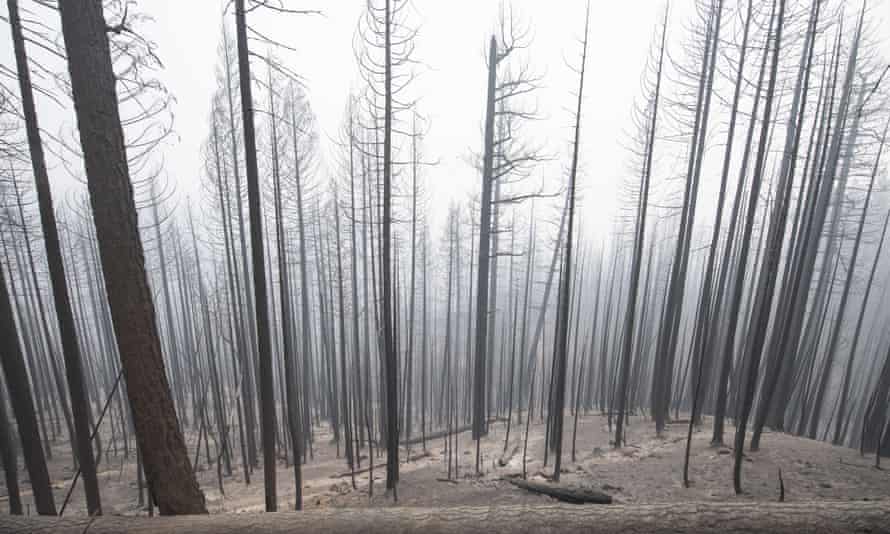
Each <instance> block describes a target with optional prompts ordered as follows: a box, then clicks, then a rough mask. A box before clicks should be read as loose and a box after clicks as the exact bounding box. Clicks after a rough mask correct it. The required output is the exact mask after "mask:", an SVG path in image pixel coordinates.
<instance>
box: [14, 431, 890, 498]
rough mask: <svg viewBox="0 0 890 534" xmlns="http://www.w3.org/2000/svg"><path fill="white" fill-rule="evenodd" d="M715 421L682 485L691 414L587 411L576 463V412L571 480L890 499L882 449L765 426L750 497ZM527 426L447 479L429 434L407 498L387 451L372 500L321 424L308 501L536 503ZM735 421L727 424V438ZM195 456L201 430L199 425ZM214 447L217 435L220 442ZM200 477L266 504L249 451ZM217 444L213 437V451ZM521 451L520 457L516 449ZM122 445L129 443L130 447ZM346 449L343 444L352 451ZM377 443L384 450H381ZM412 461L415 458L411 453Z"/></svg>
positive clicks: (611, 490) (110, 460) (409, 468)
mask: <svg viewBox="0 0 890 534" xmlns="http://www.w3.org/2000/svg"><path fill="white" fill-rule="evenodd" d="M710 423H711V422H710V419H709V418H706V419H705V421H704V425H703V427H702V430H701V431H698V432H696V433H695V434H693V442H692V452H691V460H690V473H689V476H690V479H691V481H692V483H691V485H690V487H689V488H684V487H683V484H682V470H683V455H684V449H685V438H686V432H687V428H688V427H687V425H688V423H683V422H678V423H675V424H672V425H669V426H668V428H667V430H666V431H665V432H664V435H663V437H661V438H657V437H656V436H655V430H654V424H653V423H652V421H651V420H649V419H647V418H641V417H631V419H630V424H629V426H628V432H627V445H626V446H624V447H621V448H619V449H615V448H613V447H612V446H611V444H610V439H611V438H612V437H613V435H614V434H613V432H612V431H610V429H609V428H608V421H607V419H606V417H605V416H601V415H587V416H582V417H580V419H579V423H578V436H577V449H576V460H575V461H572V454H571V449H572V419H571V418H570V417H567V418H566V422H565V426H566V428H565V440H564V446H563V451H564V452H563V467H562V475H561V481H562V482H563V483H564V484H568V485H576V486H587V487H591V488H594V489H598V490H600V491H603V492H605V493H608V494H610V495H612V497H613V500H614V502H619V503H657V502H682V501H726V500H755V501H775V500H777V499H778V495H779V481H778V474H779V469H781V472H782V478H783V480H784V486H785V500H786V501H811V500H864V499H881V498H887V497H888V496H890V470H878V469H875V467H874V457H873V456H872V455H869V456H866V457H861V456H860V455H859V453H858V451H855V450H853V449H849V448H845V447H836V446H832V445H831V444H828V443H824V442H820V441H814V440H808V439H803V438H798V437H794V436H791V435H788V434H781V433H764V436H763V440H762V444H761V448H760V450H759V451H757V452H748V453H746V455H745V463H744V465H743V471H742V481H743V487H744V490H745V492H744V494H743V495H741V496H736V495H735V494H734V492H733V490H732V464H733V458H732V449H731V447H712V446H711V445H710V438H711V424H710ZM524 430H525V429H524V425H517V424H515V415H514V424H513V426H512V429H511V437H510V444H509V445H508V447H507V449H508V455H506V456H504V459H505V461H504V462H503V463H504V465H503V466H501V465H500V463H499V460H500V459H501V458H502V453H503V451H504V436H505V431H506V423H504V422H502V421H498V422H493V423H491V425H490V432H489V434H488V436H486V437H485V438H483V439H482V446H481V453H482V462H481V464H482V471H483V473H482V475H480V476H477V475H476V474H475V469H474V466H475V443H474V442H473V441H472V440H471V439H470V433H469V432H463V433H460V434H459V435H458V439H457V441H458V445H457V449H456V450H457V451H458V452H459V454H458V458H459V469H458V475H457V476H456V477H453V480H451V481H448V480H446V477H447V471H446V467H447V464H446V462H445V458H446V456H445V450H446V449H445V439H444V438H441V437H440V438H438V439H435V440H428V441H427V447H426V450H427V452H428V454H427V455H425V456H424V455H423V454H422V453H423V450H422V447H421V445H420V444H419V443H418V444H416V445H412V446H411V447H410V453H409V454H406V453H407V452H408V451H406V448H405V447H402V449H401V454H400V461H401V462H402V463H401V465H400V468H399V473H400V475H399V477H400V481H399V485H398V498H399V499H398V502H397V503H396V502H394V500H393V498H392V496H391V495H390V494H387V493H386V491H385V479H384V477H385V466H384V465H383V462H382V461H381V460H380V459H378V460H377V461H376V462H375V468H374V491H373V493H374V495H373V497H369V492H368V489H369V488H368V483H369V473H368V472H367V471H364V472H362V473H360V474H357V475H356V476H355V483H356V489H353V487H352V484H351V479H350V476H349V469H348V467H347V466H346V462H345V460H344V459H343V458H342V457H340V458H338V457H337V447H336V446H335V444H334V443H333V442H332V441H331V435H330V433H329V431H328V429H327V427H325V428H324V429H321V430H319V429H316V436H315V446H314V450H313V457H312V459H311V460H310V461H309V462H308V463H307V464H306V465H304V466H303V499H304V507H305V508H318V507H352V508H354V507H366V506H375V507H376V506H397V505H400V506H458V505H470V504H476V505H496V504H534V503H546V502H550V498H549V497H546V496H542V495H536V494H532V493H529V492H527V491H525V490H522V489H519V488H517V487H515V486H513V485H511V484H509V483H508V482H506V481H505V480H503V478H504V477H508V476H511V475H517V474H521V472H522V439H523V437H524ZM544 432H545V428H544V425H543V424H542V423H540V422H539V421H537V419H536V420H535V421H534V422H533V423H532V425H531V428H530V432H529V443H528V456H527V464H526V471H527V473H528V476H529V478H532V479H535V478H540V479H542V478H544V476H549V475H552V473H553V458H552V455H551V457H550V458H549V462H548V465H547V466H546V467H545V466H544V465H543V459H544V456H543V455H544ZM733 432H734V429H733V428H732V427H728V428H727V433H726V438H727V442H731V440H732V436H733ZM187 441H188V443H189V450H190V454H191V455H192V459H194V454H195V444H196V443H197V434H196V433H195V434H192V433H187ZM211 444H212V441H211ZM201 449H202V451H201V459H200V460H199V468H198V480H199V482H200V484H201V487H202V489H203V490H204V493H205V496H206V498H207V506H208V509H209V511H210V512H211V513H225V512H253V511H261V510H263V508H264V504H263V503H264V491H263V480H262V468H255V469H254V471H253V473H252V475H251V483H250V484H244V479H243V476H242V470H241V468H240V456H238V457H237V458H233V465H232V469H233V475H232V476H231V477H224V490H225V494H224V495H223V494H222V493H221V492H220V491H219V486H218V480H217V473H216V468H215V466H208V465H207V461H206V458H205V457H204V454H205V452H204V446H202V447H201ZM212 450H213V447H212V446H211V452H212ZM513 451H515V454H512V455H510V454H509V453H510V452H513ZM119 452H120V451H119ZM341 452H342V451H341ZM375 452H376V451H375ZM366 454H367V450H366V449H363V450H362V461H361V468H366V467H367V458H366ZM409 456H410V458H411V460H410V461H407V462H406V461H405V459H406V458H407V457H409ZM21 464H22V460H21V458H19V469H20V479H19V480H20V483H21V484H22V498H23V502H24V504H25V506H26V507H27V506H29V504H30V503H31V493H30V488H29V487H28V483H27V478H28V477H27V473H26V471H24V467H23V466H22V465H21ZM49 469H50V474H51V476H52V480H53V481H54V482H53V489H54V493H55V498H56V503H57V506H59V505H60V504H61V502H62V500H63V499H64V496H65V494H66V493H67V491H68V488H69V487H70V485H71V478H72V476H73V475H74V470H73V469H72V461H71V453H70V450H69V449H68V446H67V445H66V444H62V443H57V444H56V445H55V446H54V448H53V459H52V460H50V461H49ZM136 480H137V477H136V459H135V454H130V457H129V458H128V459H124V457H123V455H122V454H121V455H117V456H116V455H115V454H114V453H113V451H111V454H110V455H109V456H108V457H106V458H103V459H102V462H101V464H100V466H99V484H100V491H101V498H102V506H103V510H104V512H105V513H106V514H108V513H112V514H125V515H136V514H138V515H142V514H145V511H144V510H143V509H142V507H140V506H139V505H138V504H137V496H138V489H137V488H138V487H137V482H136ZM293 480H294V478H293V468H292V467H288V466H286V465H285V464H284V462H283V461H279V467H278V481H277V488H278V502H279V509H282V510H283V509H293V505H294V484H293ZM6 500H7V496H6V488H5V486H3V487H2V488H0V507H2V508H5V501H6ZM85 508H86V507H85V499H84V495H83V489H82V486H81V485H80V484H78V487H77V488H76V489H75V491H74V492H73V494H72V497H71V502H70V503H69V504H68V507H67V510H66V515H68V514H84V513H85Z"/></svg>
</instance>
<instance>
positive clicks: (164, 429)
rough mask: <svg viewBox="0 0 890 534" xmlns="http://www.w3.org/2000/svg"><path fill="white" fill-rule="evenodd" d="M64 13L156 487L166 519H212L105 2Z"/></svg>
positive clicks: (112, 298)
mask: <svg viewBox="0 0 890 534" xmlns="http://www.w3.org/2000/svg"><path fill="white" fill-rule="evenodd" d="M59 11H60V13H61V18H62V34H63V36H64V41H65V49H66V52H67V55H68V70H69V73H70V75H71V90H72V96H73V98H74V102H75V109H76V111H77V123H78V129H79V131H80V139H81V145H82V147H83V154H84V164H85V167H86V174H87V185H88V188H89V191H90V199H91V202H92V206H93V218H94V222H95V226H96V235H97V237H98V240H99V252H100V256H101V259H102V270H103V272H104V274H105V287H106V292H107V295H108V302H109V305H110V308H111V316H112V321H113V324H114V332H115V335H116V338H117V342H118V349H119V353H120V357H121V360H122V364H123V368H124V374H125V377H126V382H127V394H128V396H129V399H130V406H131V408H132V412H133V422H134V425H135V427H136V439H137V442H138V444H139V449H140V450H141V451H142V456H143V460H144V466H145V471H146V474H147V477H148V483H149V487H150V488H151V493H152V494H153V495H154V498H155V500H156V501H157V504H158V507H159V509H160V511H161V513H162V514H181V513H206V507H205V505H204V496H203V494H202V493H201V491H200V489H199V488H198V483H197V481H196V480H195V476H194V473H193V472H192V470H191V465H190V462H189V459H188V456H187V452H186V449H185V442H184V440H183V437H182V432H181V430H180V428H179V424H178V422H177V419H176V412H175V408H174V406H173V400H172V397H171V395H170V386H169V383H168V382H167V377H166V373H165V372H164V363H163V359H162V356H161V350H160V339H159V336H158V328H157V321H156V317H155V313H154V308H153V304H152V296H151V291H150V289H149V287H148V283H147V277H146V273H145V262H144V256H143V251H142V243H141V240H140V238H139V233H138V232H139V231H138V227H137V223H136V207H135V202H134V199H133V189H132V184H131V183H130V177H129V169H128V163H127V156H126V149H125V145H124V135H123V130H122V128H121V120H120V114H119V111H118V103H117V94H116V93H115V76H114V72H113V69H112V64H111V56H110V55H109V45H108V37H107V36H106V31H107V29H108V25H107V24H106V22H105V18H104V15H103V13H102V2H100V1H98V0H78V1H72V2H65V3H63V4H60V5H59ZM122 24H123V23H122Z"/></svg>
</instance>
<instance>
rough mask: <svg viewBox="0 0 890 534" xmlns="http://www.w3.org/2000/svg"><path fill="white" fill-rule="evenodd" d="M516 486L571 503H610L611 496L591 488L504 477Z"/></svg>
mask: <svg viewBox="0 0 890 534" xmlns="http://www.w3.org/2000/svg"><path fill="white" fill-rule="evenodd" d="M504 480H506V481H507V482H509V483H510V484H513V485H514V486H516V487H519V488H522V489H524V490H526V491H530V492H532V493H539V494H541V495H546V496H548V497H553V498H554V499H556V500H557V501H562V502H567V503H571V504H612V496H611V495H608V494H606V493H603V492H601V491H597V490H595V489H592V488H582V487H572V486H565V485H561V484H555V483H554V484H551V483H549V482H536V481H534V480H523V479H521V478H505V479H504Z"/></svg>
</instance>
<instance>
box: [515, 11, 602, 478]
mask: <svg viewBox="0 0 890 534" xmlns="http://www.w3.org/2000/svg"><path fill="white" fill-rule="evenodd" d="M589 26H590V2H589V0H588V2H587V10H586V11H585V19H584V39H583V41H582V44H581V67H580V69H579V70H578V95H577V103H576V108H575V138H574V141H573V143H572V164H571V170H570V171H569V190H568V193H567V194H568V212H569V213H568V229H567V230H566V251H565V256H564V259H563V266H564V267H563V273H562V276H563V282H562V287H561V289H562V294H561V295H560V299H559V307H560V315H561V317H562V320H561V321H559V323H558V324H557V334H556V335H557V347H558V348H557V365H556V366H555V367H554V372H555V373H557V375H556V382H555V390H554V393H555V397H554V407H555V409H556V413H555V414H554V416H555V418H554V427H555V428H554V429H553V432H554V436H555V437H556V440H555V441H556V443H555V447H554V454H555V456H556V459H555V461H554V462H553V479H554V480H555V481H557V482H558V481H559V472H560V468H561V464H562V441H563V439H562V437H563V432H562V429H563V421H564V418H563V415H564V414H563V412H564V408H565V386H566V371H567V369H568V338H569V298H570V296H571V292H572V287H571V280H572V245H573V243H572V234H573V231H574V222H575V184H576V183H577V176H578V152H579V150H580V148H581V147H580V144H581V104H582V103H583V101H584V100H583V99H584V67H585V65H586V63H587V35H588V27H589ZM510 380H511V382H512V377H511V378H510Z"/></svg>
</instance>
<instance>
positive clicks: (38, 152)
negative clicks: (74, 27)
mask: <svg viewBox="0 0 890 534" xmlns="http://www.w3.org/2000/svg"><path fill="white" fill-rule="evenodd" d="M7 4H8V6H9V21H10V26H11V28H12V36H13V46H14V48H15V59H16V66H17V68H18V79H19V88H20V90H21V96H22V113H23V114H24V116H25V127H26V129H27V133H28V148H29V150H30V154H31V166H32V168H33V171H34V181H35V183H36V189H37V202H38V204H39V207H40V220H41V224H42V226H43V237H44V241H45V243H46V258H47V264H48V265H49V275H50V281H51V283H52V289H53V300H54V303H55V308H56V314H57V317H58V321H59V335H60V336H61V338H62V352H63V354H64V357H65V370H66V374H67V378H68V389H69V390H70V392H71V407H72V411H73V414H74V428H75V436H71V440H72V441H74V440H75V439H76V442H77V446H76V451H77V452H78V453H79V454H78V457H77V459H78V465H79V466H80V471H81V475H82V476H83V484H84V490H85V492H86V500H87V511H88V512H89V514H90V515H95V514H100V513H101V510H102V507H101V504H100V500H99V484H98V481H97V479H96V465H95V461H94V458H93V450H92V447H91V446H90V424H89V409H90V407H89V400H88V397H87V392H86V388H85V385H84V382H83V371H82V364H81V356H80V347H79V346H78V343H77V331H76V329H75V325H74V313H73V311H72V309H71V301H70V299H69V296H68V284H67V281H66V279H65V266H64V263H63V261H62V247H61V245H60V243H59V231H58V229H57V227H56V216H55V213H54V212H53V201H52V195H51V192H50V187H49V177H48V176H47V172H46V161H45V159H44V154H43V143H42V141H41V139H40V129H39V127H38V126H37V112H36V110H35V106H34V94H33V90H32V87H31V73H30V70H29V68H28V57H27V54H26V50H25V38H24V36H23V34H22V26H21V21H20V19H19V12H18V1H17V0H8V2H7ZM35 286H36V279H35ZM38 304H40V306H41V317H42V318H43V317H44V315H43V313H42V311H43V310H42V308H43V304H42V300H41V299H40V298H39V297H38ZM44 320H45V319H44ZM45 326H46V324H45V323H44V327H45ZM46 342H47V343H52V339H50V338H49V337H48V336H47V340H46ZM50 357H52V355H51V353H50ZM53 363H54V364H55V362H54V361H53ZM60 400H61V402H62V403H63V405H64V403H65V400H64V399H60Z"/></svg>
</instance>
